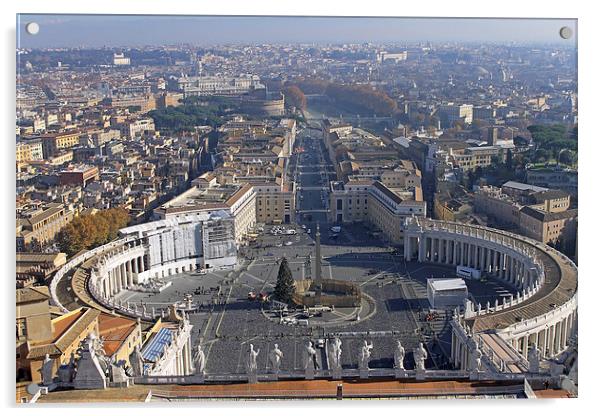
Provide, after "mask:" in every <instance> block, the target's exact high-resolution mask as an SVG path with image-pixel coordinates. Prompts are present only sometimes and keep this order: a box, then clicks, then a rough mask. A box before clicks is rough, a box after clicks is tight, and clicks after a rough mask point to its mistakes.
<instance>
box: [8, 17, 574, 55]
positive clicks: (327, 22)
mask: <svg viewBox="0 0 602 416" xmlns="http://www.w3.org/2000/svg"><path fill="white" fill-rule="evenodd" d="M31 21H35V22H37V23H38V24H39V25H40V32H39V33H38V34H37V35H35V36H31V35H29V34H27V33H26V32H25V31H24V30H23V28H24V27H25V25H26V24H27V23H28V22H31ZM17 23H18V34H17V42H18V45H19V46H20V47H26V48H29V47H33V48H36V47H41V48H43V47H78V46H84V47H102V46H116V47H128V46H132V47H133V46H143V45H165V44H177V43H190V44H195V45H199V46H208V45H215V44H223V43H289V42H290V43H303V42H307V43H344V42H370V41H372V42H419V41H433V42H445V41H458V42H467V41H472V42H499V43H508V42H520V43H555V44H564V45H567V46H572V47H574V46H576V43H575V42H576V36H573V38H572V39H570V40H562V39H561V38H560V36H559V34H558V31H559V29H560V27H562V26H569V27H571V28H572V29H573V32H574V33H576V21H575V20H572V19H566V20H555V19H446V18H336V17H322V18H316V17H219V16H123V15H113V16H111V15H26V14H24V15H18V16H17Z"/></svg>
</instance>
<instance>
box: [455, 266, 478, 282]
mask: <svg viewBox="0 0 602 416" xmlns="http://www.w3.org/2000/svg"><path fill="white" fill-rule="evenodd" d="M456 275H457V276H458V277H461V278H463V279H474V280H478V279H480V278H481V271H480V270H479V269H473V268H472V267H466V266H457V267H456Z"/></svg>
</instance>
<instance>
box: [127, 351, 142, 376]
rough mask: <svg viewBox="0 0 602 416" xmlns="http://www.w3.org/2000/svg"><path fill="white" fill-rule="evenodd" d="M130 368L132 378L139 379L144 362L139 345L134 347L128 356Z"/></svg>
mask: <svg viewBox="0 0 602 416" xmlns="http://www.w3.org/2000/svg"><path fill="white" fill-rule="evenodd" d="M130 367H131V368H132V375H133V376H134V377H140V376H141V375H143V374H144V360H143V358H142V353H141V352H140V346H139V345H136V347H134V352H132V354H131V355H130Z"/></svg>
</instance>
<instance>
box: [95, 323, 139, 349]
mask: <svg viewBox="0 0 602 416" xmlns="http://www.w3.org/2000/svg"><path fill="white" fill-rule="evenodd" d="M136 325H137V323H136V321H135V320H134V319H129V318H125V317H123V316H114V315H109V314H107V313H101V314H100V316H99V317H98V332H99V333H100V334H99V336H100V337H102V338H104V350H105V353H106V354H107V355H108V356H111V355H113V354H114V353H115V352H117V350H118V349H119V348H120V347H121V346H122V345H123V343H124V342H125V340H126V339H127V337H128V336H129V335H130V334H131V333H132V331H134V330H135V329H136Z"/></svg>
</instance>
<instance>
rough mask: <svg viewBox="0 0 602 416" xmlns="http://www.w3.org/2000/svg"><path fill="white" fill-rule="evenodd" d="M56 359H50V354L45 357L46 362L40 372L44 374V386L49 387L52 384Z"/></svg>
mask: <svg viewBox="0 0 602 416" xmlns="http://www.w3.org/2000/svg"><path fill="white" fill-rule="evenodd" d="M53 367H54V359H52V358H50V355H49V354H46V355H45V356H44V362H43V363H42V368H40V370H38V371H39V372H40V373H41V374H42V384H43V385H44V386H49V385H51V384H52V379H53V372H54V368H53Z"/></svg>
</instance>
